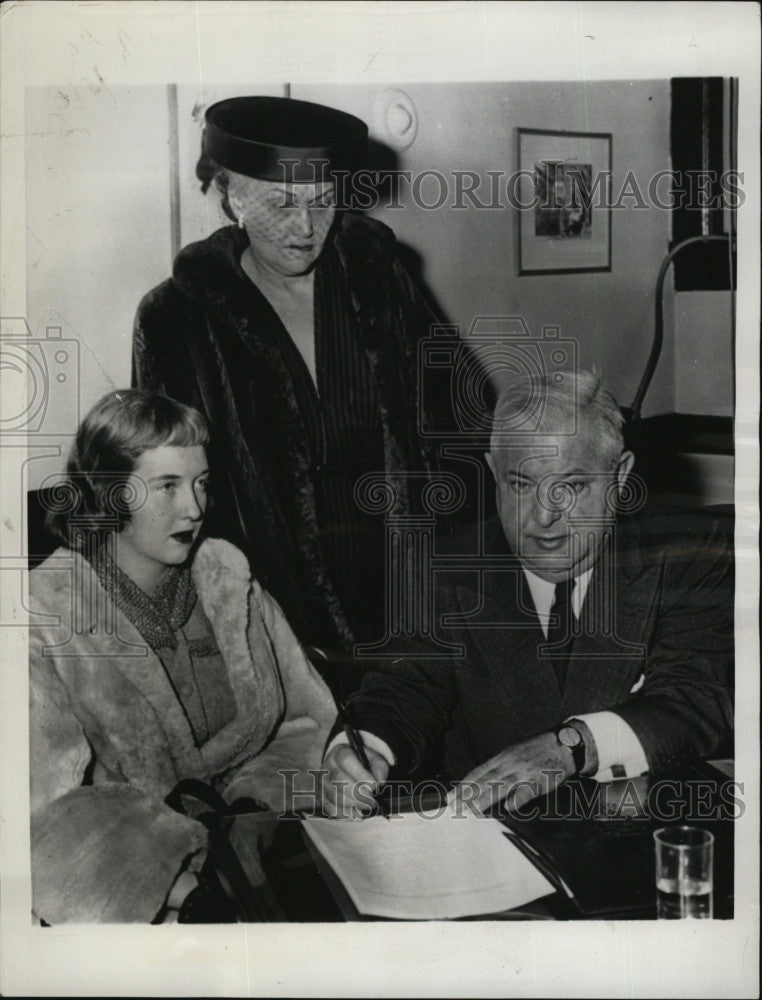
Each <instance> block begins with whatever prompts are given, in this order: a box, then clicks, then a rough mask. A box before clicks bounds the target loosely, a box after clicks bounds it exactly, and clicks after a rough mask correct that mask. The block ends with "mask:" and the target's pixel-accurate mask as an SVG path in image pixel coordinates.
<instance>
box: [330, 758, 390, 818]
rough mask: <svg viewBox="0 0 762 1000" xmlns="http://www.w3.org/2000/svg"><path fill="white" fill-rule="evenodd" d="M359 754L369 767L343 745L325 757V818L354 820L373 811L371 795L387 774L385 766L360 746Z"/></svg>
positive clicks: (385, 763) (387, 767)
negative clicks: (362, 752) (361, 754)
mask: <svg viewBox="0 0 762 1000" xmlns="http://www.w3.org/2000/svg"><path fill="white" fill-rule="evenodd" d="M363 751H364V753H365V757H366V760H367V763H368V765H369V767H365V765H364V764H363V763H362V761H361V760H360V758H359V756H358V754H357V753H356V752H355V751H354V750H353V749H352V747H351V746H348V745H347V744H346V743H344V744H341V745H339V746H334V747H332V748H331V750H330V751H329V752H328V753H327V754H326V756H325V759H324V760H323V767H324V769H325V771H326V774H325V775H324V777H323V801H322V809H323V812H324V813H325V815H326V816H331V817H334V818H344V819H352V818H353V819H357V818H359V817H360V816H362V815H365V814H367V813H371V812H373V811H374V809H375V808H377V805H378V803H377V802H376V799H375V796H376V795H377V794H378V792H379V790H380V787H381V785H382V784H383V782H384V781H386V778H387V776H388V774H389V763H388V761H387V760H386V758H384V757H382V756H381V754H380V753H376V751H375V750H372V749H371V748H370V747H363Z"/></svg>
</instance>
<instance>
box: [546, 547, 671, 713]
mask: <svg viewBox="0 0 762 1000" xmlns="http://www.w3.org/2000/svg"><path fill="white" fill-rule="evenodd" d="M615 537H616V536H615ZM658 576H659V570H658V569H657V568H649V569H644V568H643V567H642V566H641V565H640V560H639V559H638V557H637V554H635V558H634V560H633V558H632V554H630V555H629V556H627V555H623V554H621V553H617V552H616V551H615V550H614V551H612V548H611V546H610V545H608V544H607V545H606V546H605V547H604V551H603V552H602V554H601V557H600V559H599V561H598V563H597V564H596V566H595V569H594V571H593V574H592V577H591V579H590V585H589V587H588V591H587V595H586V597H585V602H584V605H583V608H582V615H581V617H580V621H579V622H578V623H577V629H578V630H579V631H578V634H577V635H576V636H575V639H574V645H573V648H572V653H571V656H570V659H569V667H568V673H567V679H566V686H565V689H564V697H563V703H562V709H563V716H564V717H565V718H568V717H569V715H571V714H574V713H575V712H576V713H580V712H584V711H591V710H595V709H593V708H591V706H597V705H616V704H617V703H618V702H620V701H622V700H624V698H626V697H627V695H628V694H629V692H630V690H631V689H632V687H633V685H634V684H635V683H636V682H637V680H638V677H639V675H640V674H641V673H642V670H643V668H644V666H645V657H646V652H647V647H646V639H647V635H648V628H649V621H650V619H651V617H652V610H653V605H654V602H655V601H656V599H657V595H658V586H659V584H658Z"/></svg>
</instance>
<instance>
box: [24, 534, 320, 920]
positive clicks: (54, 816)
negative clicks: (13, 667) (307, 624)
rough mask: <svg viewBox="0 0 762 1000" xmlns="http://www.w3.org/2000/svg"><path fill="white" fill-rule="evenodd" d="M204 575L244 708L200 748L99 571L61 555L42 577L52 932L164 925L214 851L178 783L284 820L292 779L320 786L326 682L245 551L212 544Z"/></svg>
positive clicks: (38, 894) (39, 909)
mask: <svg viewBox="0 0 762 1000" xmlns="http://www.w3.org/2000/svg"><path fill="white" fill-rule="evenodd" d="M192 571H193V577H194V582H195V585H196V589H197V592H198V595H199V599H200V601H201V603H202V606H203V608H204V611H205V613H206V615H207V617H208V618H209V621H210V622H211V624H212V627H213V630H214V634H215V637H216V639H217V643H218V645H219V649H220V652H221V653H222V657H223V659H224V662H225V665H226V667H227V671H228V676H229V679H230V684H231V687H232V689H233V693H234V695H235V700H236V714H235V717H234V718H233V719H232V721H231V722H230V723H228V724H227V725H226V726H224V727H223V729H222V730H221V731H220V732H218V733H217V734H216V735H214V736H213V737H212V738H211V739H209V740H208V741H207V742H206V743H205V744H204V745H203V746H201V747H200V748H198V747H196V746H195V744H194V741H193V736H192V732H191V729H190V725H189V723H188V721H187V719H186V717H185V714H184V712H183V710H182V707H181V705H180V702H179V701H178V699H177V697H176V696H175V694H174V691H173V690H172V687H171V685H170V683H169V680H168V678H167V675H166V673H165V671H164V668H163V667H162V665H161V663H160V661H159V659H158V657H157V656H156V655H155V653H153V651H152V650H151V649H150V647H148V646H147V644H146V643H145V641H144V640H143V638H142V636H141V635H140V633H139V632H138V631H137V630H136V628H135V627H134V625H133V624H132V623H131V622H130V621H129V620H128V619H127V618H126V617H125V616H124V615H123V614H122V613H121V612H120V611H119V610H118V609H116V608H114V607H113V604H112V603H111V602H110V600H109V598H108V597H107V595H106V592H105V591H104V589H103V587H102V586H101V584H100V582H99V580H98V578H97V576H96V574H95V573H94V571H93V570H92V568H91V567H90V565H89V563H87V561H86V560H85V559H83V558H82V557H81V556H80V555H78V554H76V553H72V552H70V551H69V550H67V549H58V550H57V551H56V552H55V553H54V554H53V555H52V556H51V557H50V558H49V559H48V560H46V562H45V563H43V565H42V566H40V567H39V568H38V569H36V570H34V571H33V572H32V573H31V574H30V587H29V591H30V605H29V606H30V622H32V623H33V624H31V625H30V646H29V659H30V713H31V714H30V766H31V802H32V879H33V896H34V911H35V913H36V915H37V916H38V917H41V918H42V919H44V920H46V921H47V922H49V923H60V922H64V921H79V922H85V921H114V922H117V921H118V922H121V921H150V920H151V919H152V918H153V917H154V916H155V914H156V913H157V911H158V910H159V909H160V907H161V905H162V903H163V901H164V899H165V898H166V895H167V892H168V891H169V889H170V887H171V885H172V883H173V881H174V879H175V878H176V876H177V874H178V871H179V869H180V866H181V864H182V863H183V861H184V860H185V859H186V858H187V857H188V856H189V855H191V856H192V860H191V868H194V867H195V868H197V867H199V866H200V863H201V861H202V859H203V854H204V847H205V843H206V831H205V829H204V827H203V826H202V825H201V824H199V823H198V822H196V821H195V820H192V819H188V818H186V817H183V816H180V815H179V814H177V813H175V812H173V811H172V810H170V809H169V808H168V807H167V806H166V805H164V802H163V800H164V798H165V796H166V795H167V793H168V792H169V791H170V790H171V789H172V787H173V786H174V785H175V784H176V782H177V781H179V780H180V779H181V778H189V777H195V778H201V779H203V780H206V781H210V782H213V783H214V784H215V786H216V787H217V788H218V790H220V791H221V792H222V793H223V794H224V795H225V797H226V798H227V799H228V800H232V799H233V798H236V797H237V796H239V795H251V796H253V797H255V798H256V799H258V800H260V801H262V802H265V803H266V804H267V805H268V806H270V807H271V809H274V810H277V811H281V810H282V809H283V808H284V806H286V807H288V806H289V805H292V804H293V803H289V802H288V801H285V800H284V790H285V786H284V780H283V777H282V776H281V774H280V773H279V771H280V770H282V769H287V770H290V771H294V770H297V771H299V772H300V774H301V779H302V782H303V784H302V786H301V787H306V788H309V787H312V777H311V776H308V775H306V771H307V770H308V769H310V768H319V767H320V763H321V757H322V751H323V747H324V745H325V740H326V737H327V734H328V732H329V729H330V725H331V723H332V721H333V719H334V717H335V714H336V710H335V706H334V703H333V699H332V698H331V695H330V693H329V691H328V689H327V687H326V685H325V684H324V682H323V681H322V680H321V679H320V677H319V676H318V674H317V673H316V672H315V670H314V669H313V668H312V666H311V665H310V663H309V662H308V661H307V659H306V658H305V656H304V653H303V651H302V648H301V646H300V645H299V643H298V641H297V639H296V637H295V636H294V634H293V632H292V631H291V628H290V627H289V624H288V622H287V621H286V619H285V618H284V616H283V613H282V612H281V610H280V608H279V607H278V605H277V603H276V602H275V601H274V600H273V599H272V598H271V597H270V596H269V594H267V592H266V591H264V590H263V589H262V588H261V587H260V585H259V584H258V583H257V582H256V580H252V579H251V577H250V573H249V567H248V564H247V561H246V559H245V557H244V556H243V555H242V553H241V552H239V551H238V549H236V548H234V547H233V546H232V545H230V544H229V543H228V542H225V541H222V540H220V539H208V540H206V541H205V542H203V543H202V545H201V546H200V547H199V550H198V552H197V554H196V557H195V559H194V563H193V570H192ZM302 772H304V773H302ZM85 782H87V783H85ZM90 782H92V783H90ZM292 784H293V781H292ZM296 784H297V786H298V785H299V779H297V782H296Z"/></svg>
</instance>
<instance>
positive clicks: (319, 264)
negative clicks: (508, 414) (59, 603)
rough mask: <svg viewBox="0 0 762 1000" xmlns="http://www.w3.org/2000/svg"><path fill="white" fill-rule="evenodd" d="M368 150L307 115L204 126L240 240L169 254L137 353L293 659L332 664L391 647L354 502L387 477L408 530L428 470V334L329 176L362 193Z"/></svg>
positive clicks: (404, 283)
mask: <svg viewBox="0 0 762 1000" xmlns="http://www.w3.org/2000/svg"><path fill="white" fill-rule="evenodd" d="M366 141H367V128H366V126H365V124H364V123H363V122H361V121H360V120H359V119H357V118H355V117H353V116H352V115H347V114H344V113H343V112H340V111H336V110H334V109H332V108H326V107H323V106H321V105H315V104H311V103H307V102H304V101H294V100H288V99H285V98H274V97H272V98H271V97H251V98H248V97H247V98H233V99H231V100H226V101H221V102H219V103H218V104H215V105H213V106H212V107H210V108H209V109H208V111H207V113H206V132H205V154H206V155H205V157H203V158H202V161H203V164H204V166H203V169H200V172H199V176H202V175H203V179H204V181H205V186H204V190H206V187H207V186H209V185H210V184H211V186H212V188H213V189H216V190H217V191H218V193H219V194H220V195H221V197H222V207H223V209H224V211H225V213H226V214H227V216H228V217H229V218H230V219H231V220H232V221H233V222H234V223H236V225H232V226H226V227H225V228H222V229H219V230H218V231H217V232H215V233H213V234H212V235H211V236H210V237H209V238H208V239H205V240H202V241H200V242H198V243H194V244H191V245H190V246H187V247H185V248H184V249H183V250H182V251H181V252H180V253H179V254H178V256H177V258H176V260H175V264H174V269H173V275H172V277H171V278H170V279H169V280H168V281H165V282H163V283H162V284H161V285H159V286H158V287H157V288H155V289H153V291H151V292H149V293H148V295H146V296H145V298H144V299H143V301H142V302H141V304H140V307H139V309H138V314H137V319H136V324H135V331H134V341H133V346H134V354H133V357H134V374H133V378H134V381H135V383H136V384H137V385H139V386H142V387H146V388H149V389H152V390H157V391H160V392H166V393H167V394H168V395H171V396H173V397H175V398H176V399H179V400H182V401H183V402H185V403H188V404H190V405H193V406H196V407H198V408H199V409H200V410H201V411H202V412H203V413H205V414H206V416H207V419H208V421H209V424H210V427H211V429H212V439H213V448H212V449H211V453H212V457H213V461H214V463H215V468H214V472H215V477H216V481H217V483H218V489H217V491H216V494H215V496H216V500H217V501H218V502H217V503H216V508H215V520H214V530H215V532H216V533H219V534H220V535H222V536H224V537H226V538H228V539H229V540H230V541H232V542H234V543H235V544H237V545H239V546H240V547H241V548H242V549H243V551H244V552H246V554H247V555H248V557H249V559H250V560H251V563H252V567H253V569H254V572H255V573H256V575H257V577H258V578H259V579H260V580H261V581H262V584H263V586H266V587H267V588H268V590H270V591H271V592H272V593H273V594H274V595H275V596H276V597H277V599H278V600H279V601H280V603H281V605H282V606H283V608H284V610H285V612H286V614H287V616H288V618H289V621H290V622H291V624H292V626H293V627H294V629H295V631H296V632H297V634H298V635H299V637H300V638H301V639H302V641H304V642H305V643H308V644H312V645H318V646H322V647H324V648H325V647H327V648H329V649H332V650H339V651H341V650H344V651H349V650H351V648H352V644H353V642H354V641H363V642H375V641H378V640H381V639H382V638H383V636H384V630H385V619H384V603H385V579H384V573H385V564H384V563H385V538H384V516H383V512H379V511H378V510H375V511H374V510H369V509H368V504H367V501H366V504H365V505H363V503H362V500H361V499H358V497H357V496H356V494H355V486H356V483H357V482H358V480H359V479H360V477H362V476H363V475H364V474H366V473H376V474H378V475H380V476H381V477H383V478H384V480H385V482H386V483H387V484H388V485H389V486H391V488H392V490H393V492H394V494H395V497H396V506H395V508H394V513H395V515H397V516H399V515H406V514H408V513H412V512H415V511H417V510H419V509H420V501H419V499H418V498H417V496H416V494H417V493H418V494H419V493H420V491H421V489H422V487H423V485H425V483H426V481H427V478H428V477H430V476H431V475H433V474H436V473H437V472H438V470H439V465H440V463H439V458H438V455H437V448H438V442H435V441H434V442H432V440H431V439H427V438H426V437H425V436H423V435H422V434H421V428H422V427H423V425H424V424H426V425H427V426H428V427H429V428H434V427H435V426H437V421H438V419H439V418H438V417H436V416H435V415H434V414H433V413H432V408H431V400H430V399H428V398H426V397H425V393H422V391H421V382H420V379H419V362H418V350H419V343H420V341H421V340H422V339H424V338H427V337H429V335H430V327H431V324H432V323H435V322H437V317H436V316H435V315H434V314H433V313H432V311H431V309H430V307H429V306H428V305H427V304H426V302H425V301H424V299H423V298H422V297H421V295H420V294H419V292H418V291H417V290H416V288H415V286H414V285H413V282H412V281H411V279H410V277H409V275H408V274H407V272H406V271H405V269H404V267H403V266H402V264H401V263H400V261H399V259H398V256H397V252H396V247H395V243H396V241H395V237H394V233H393V232H392V231H391V229H389V228H388V227H387V226H385V225H383V224H382V223H380V222H377V221H374V220H372V219H368V218H365V217H364V216H362V215H360V214H358V213H357V212H354V211H350V210H349V208H350V207H351V194H350V196H349V197H347V198H345V199H343V205H338V204H337V198H338V195H337V191H336V183H335V181H334V176H335V175H334V172H335V171H341V170H343V171H344V174H345V179H346V176H347V175H350V177H351V176H354V175H353V174H352V171H353V170H354V169H355V168H356V167H357V166H359V165H362V164H363V158H364V156H365V146H366ZM284 164H286V167H287V169H286V172H285V173H284ZM316 164H320V167H321V169H320V170H316ZM200 167H201V164H200ZM445 346H446V345H445ZM444 403H445V404H447V403H449V400H447V399H444Z"/></svg>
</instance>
